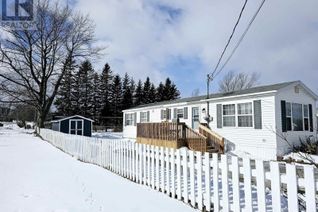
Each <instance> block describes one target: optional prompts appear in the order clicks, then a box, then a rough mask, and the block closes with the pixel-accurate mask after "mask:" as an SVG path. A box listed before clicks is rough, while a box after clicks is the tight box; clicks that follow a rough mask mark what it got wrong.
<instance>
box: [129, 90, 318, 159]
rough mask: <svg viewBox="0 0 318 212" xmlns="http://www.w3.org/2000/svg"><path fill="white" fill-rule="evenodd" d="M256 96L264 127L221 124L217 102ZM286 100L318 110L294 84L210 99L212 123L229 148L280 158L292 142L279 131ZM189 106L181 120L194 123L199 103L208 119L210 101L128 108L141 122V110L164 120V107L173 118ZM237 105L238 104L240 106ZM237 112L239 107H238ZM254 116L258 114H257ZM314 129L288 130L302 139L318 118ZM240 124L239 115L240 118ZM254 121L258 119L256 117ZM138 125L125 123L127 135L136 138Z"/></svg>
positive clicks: (153, 119)
mask: <svg viewBox="0 0 318 212" xmlns="http://www.w3.org/2000/svg"><path fill="white" fill-rule="evenodd" d="M254 100H261V105H262V129H254V126H253V127H251V128H243V127H237V126H236V127H223V128H217V111H216V107H217V106H216V105H217V104H235V105H236V106H237V104H238V103H247V102H253V101H254ZM281 100H286V101H291V102H295V103H302V104H312V105H313V114H316V113H317V111H316V107H315V105H316V102H315V100H314V98H313V97H312V96H311V95H309V94H307V93H306V92H305V90H304V89H302V88H301V89H300V93H299V94H296V93H295V92H294V87H293V86H289V87H286V88H284V89H282V90H280V91H278V92H274V91H273V92H267V93H263V94H259V95H256V94H255V95H248V96H244V97H243V96H241V97H230V98H223V99H219V100H210V116H211V117H212V119H213V120H212V121H211V122H210V127H211V129H212V130H213V131H215V132H217V133H218V134H220V135H221V136H223V137H224V138H225V139H226V144H227V150H228V151H232V152H234V153H237V154H245V155H246V153H247V154H249V155H250V156H251V157H252V158H260V159H276V157H277V156H280V155H282V154H284V153H287V152H288V151H289V149H290V148H289V146H288V145H287V143H286V142H284V141H283V140H282V139H281V138H280V137H279V136H277V133H280V134H281V130H282V127H281V106H280V101H281ZM184 107H188V119H180V122H185V123H186V124H187V125H188V126H190V127H192V107H199V111H200V121H201V123H205V121H204V116H205V114H203V113H202V110H203V109H206V108H207V103H206V102H204V101H202V102H192V103H180V104H174V105H161V106H154V107H149V108H140V109H132V110H128V111H125V112H126V113H131V112H137V123H139V122H140V112H141V111H142V112H147V111H149V112H150V122H162V120H161V110H162V109H167V108H169V109H171V119H173V117H174V115H173V113H174V108H184ZM236 109H237V108H236ZM236 112H237V111H236ZM253 118H254V117H253ZM313 121H314V128H315V129H314V132H312V133H310V132H288V133H287V134H286V135H287V138H288V140H291V141H292V143H295V144H296V143H297V142H299V137H304V136H308V135H315V134H316V130H317V120H316V119H315V118H314V120H313ZM236 125H237V119H236ZM253 125H254V121H253ZM136 131H137V129H136V126H124V137H126V138H136Z"/></svg>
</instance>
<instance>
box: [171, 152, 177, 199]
mask: <svg viewBox="0 0 318 212" xmlns="http://www.w3.org/2000/svg"><path fill="white" fill-rule="evenodd" d="M175 155H176V154H175V150H174V149H171V196H172V198H176V174H175V173H176V169H175V168H176V163H175Z"/></svg>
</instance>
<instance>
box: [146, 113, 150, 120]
mask: <svg viewBox="0 0 318 212" xmlns="http://www.w3.org/2000/svg"><path fill="white" fill-rule="evenodd" d="M147 122H150V111H148V112H147Z"/></svg>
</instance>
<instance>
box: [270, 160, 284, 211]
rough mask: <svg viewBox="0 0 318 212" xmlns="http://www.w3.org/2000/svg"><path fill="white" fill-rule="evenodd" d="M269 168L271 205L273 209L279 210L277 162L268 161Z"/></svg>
mask: <svg viewBox="0 0 318 212" xmlns="http://www.w3.org/2000/svg"><path fill="white" fill-rule="evenodd" d="M270 170H271V190H272V191H271V192H272V205H273V211H275V212H280V211H281V189H280V173H279V163H277V162H270Z"/></svg>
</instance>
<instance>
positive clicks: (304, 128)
mask: <svg viewBox="0 0 318 212" xmlns="http://www.w3.org/2000/svg"><path fill="white" fill-rule="evenodd" d="M305 106H306V107H307V116H305ZM309 119H310V117H309V105H308V104H303V131H305V132H307V131H310V127H311V126H310V120H309ZM306 120H307V128H308V129H307V130H306V124H305V122H306Z"/></svg>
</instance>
